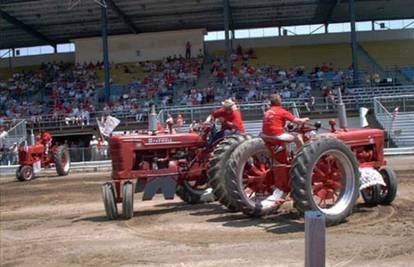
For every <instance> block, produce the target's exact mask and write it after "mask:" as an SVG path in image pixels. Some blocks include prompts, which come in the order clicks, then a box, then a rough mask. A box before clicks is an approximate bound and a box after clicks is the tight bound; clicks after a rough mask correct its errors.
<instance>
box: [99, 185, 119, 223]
mask: <svg viewBox="0 0 414 267" xmlns="http://www.w3.org/2000/svg"><path fill="white" fill-rule="evenodd" d="M102 199H103V203H104V206H105V212H106V217H107V218H108V220H115V219H116V218H118V208H117V206H116V203H115V191H114V186H113V185H112V183H109V182H108V183H105V184H103V185H102Z"/></svg>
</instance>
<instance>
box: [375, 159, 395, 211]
mask: <svg viewBox="0 0 414 267" xmlns="http://www.w3.org/2000/svg"><path fill="white" fill-rule="evenodd" d="M379 172H380V173H381V175H382V177H383V178H384V182H385V184H386V185H387V186H380V188H381V191H380V202H379V203H380V204H382V205H390V204H391V202H393V201H394V199H395V197H396V195H397V176H396V175H395V172H394V171H393V170H392V169H391V168H390V167H387V166H385V167H383V168H381V169H380V170H379Z"/></svg>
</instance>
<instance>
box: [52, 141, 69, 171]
mask: <svg viewBox="0 0 414 267" xmlns="http://www.w3.org/2000/svg"><path fill="white" fill-rule="evenodd" d="M53 157H54V162H55V166H56V172H57V174H58V175H59V176H66V175H68V174H69V171H70V154H69V150H68V147H67V146H59V147H58V148H57V150H56V153H55V154H54V155H53Z"/></svg>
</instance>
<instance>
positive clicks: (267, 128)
mask: <svg viewBox="0 0 414 267" xmlns="http://www.w3.org/2000/svg"><path fill="white" fill-rule="evenodd" d="M286 121H291V122H294V123H296V124H304V123H305V122H307V121H309V118H297V117H295V116H294V115H293V114H292V113H290V112H289V111H287V110H286V109H284V108H282V98H281V97H280V95H278V94H273V95H271V96H270V109H269V110H268V111H266V112H265V114H264V118H263V127H262V133H261V134H260V136H261V137H267V138H274V139H275V140H279V141H284V142H287V143H290V142H295V144H296V147H297V148H300V147H301V146H302V145H303V139H302V137H301V136H300V135H297V134H294V133H286V132H285V130H284V129H285V124H286ZM288 183H289V182H288V181H279V182H278V183H277V185H276V187H275V188H274V191H273V194H272V195H270V196H269V197H267V198H266V199H265V200H263V201H262V202H261V204H262V206H263V207H270V206H272V205H280V204H282V203H283V202H284V201H285V197H286V196H287V191H288Z"/></svg>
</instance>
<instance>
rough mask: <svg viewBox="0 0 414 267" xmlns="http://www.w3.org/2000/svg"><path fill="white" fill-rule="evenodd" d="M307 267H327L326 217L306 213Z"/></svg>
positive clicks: (314, 213)
mask: <svg viewBox="0 0 414 267" xmlns="http://www.w3.org/2000/svg"><path fill="white" fill-rule="evenodd" d="M305 267H325V216H324V215H323V214H322V213H321V212H320V211H307V212H305Z"/></svg>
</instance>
